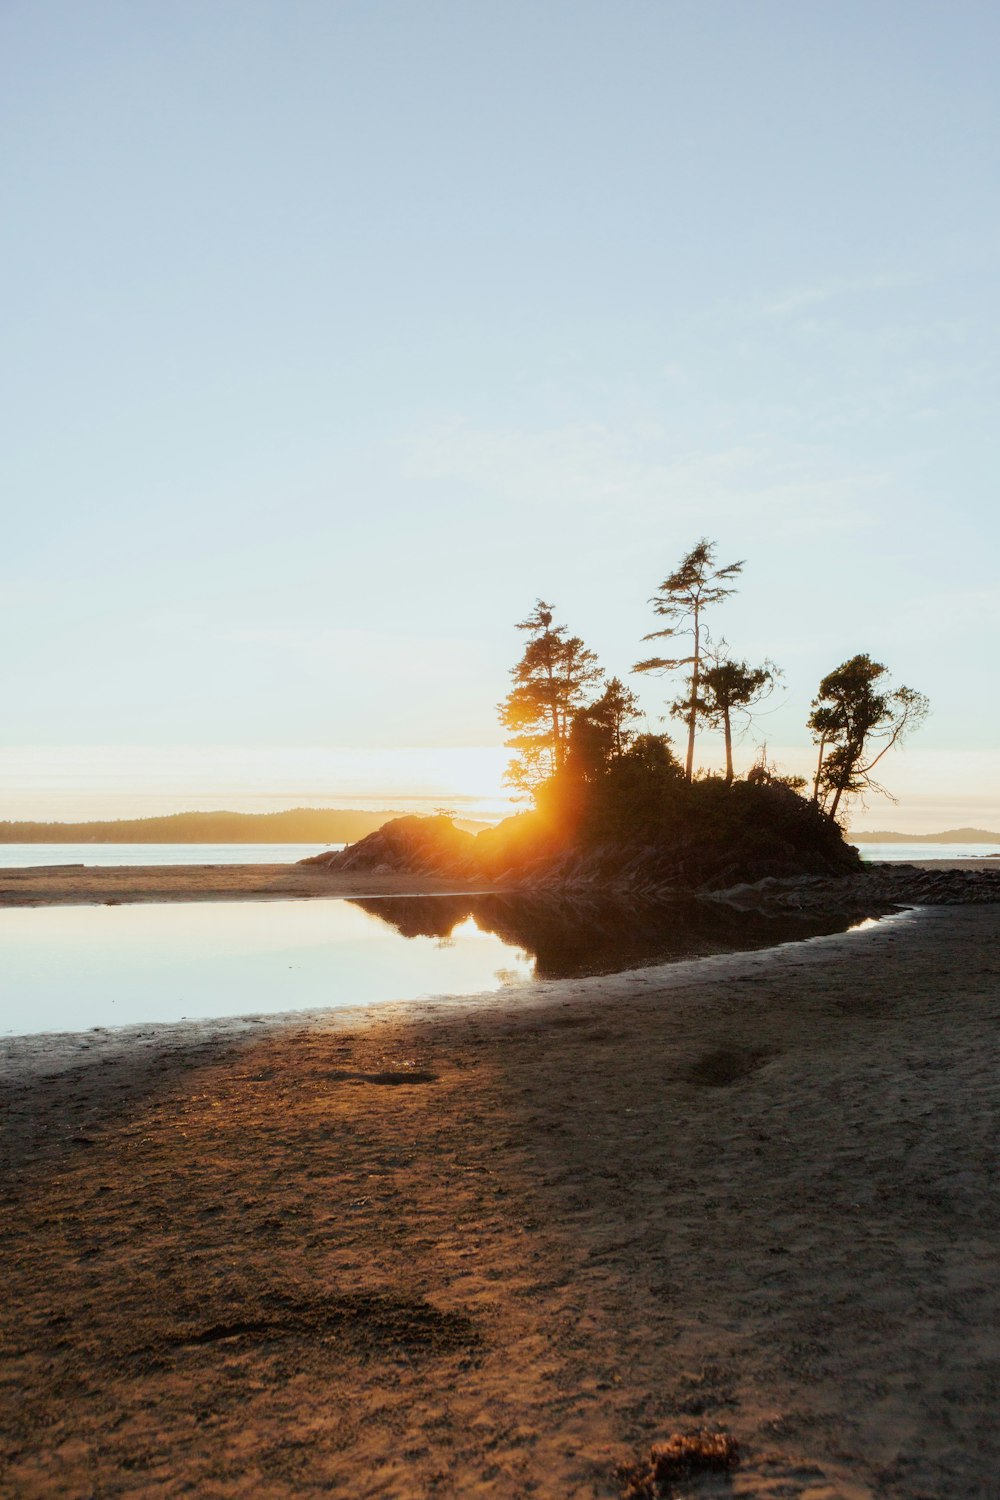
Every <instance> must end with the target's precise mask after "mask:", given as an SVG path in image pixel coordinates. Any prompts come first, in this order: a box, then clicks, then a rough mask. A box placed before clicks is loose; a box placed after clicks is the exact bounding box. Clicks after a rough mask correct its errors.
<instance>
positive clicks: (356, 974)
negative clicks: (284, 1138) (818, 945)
mask: <svg viewBox="0 0 1000 1500" xmlns="http://www.w3.org/2000/svg"><path fill="white" fill-rule="evenodd" d="M847 925H848V924H847V923H846V922H838V921H837V920H825V921H816V920H805V919H802V918H787V917H786V918H761V917H759V916H756V915H753V914H750V913H744V912H734V911H728V910H726V909H725V908H717V907H713V906H711V905H708V904H701V903H697V902H686V903H683V902H678V903H671V904H669V905H665V904H655V905H654V904H642V905H635V904H631V905H629V906H628V907H623V906H621V905H619V904H610V903H596V902H595V903H592V904H590V905H588V906H587V907H586V908H581V907H579V906H575V907H569V906H566V905H565V904H557V903H553V902H551V901H549V902H546V901H542V900H528V901H525V900H518V899H515V898H510V897H503V896H478V897H460V896H422V897H396V898H380V899H378V900H370V901H339V900H313V901H266V902H246V901H232V902H216V901H213V902H204V903H184V904H176V905H175V904H169V905H167V904H164V905H135V906H112V907H108V906H71V907H15V908H7V909H2V910H0V965H2V966H0V1033H4V1034H6V1035H30V1034H32V1033H35V1032H42V1031H84V1030H88V1029H90V1028H92V1027H114V1026H126V1025H133V1024H137V1023H151V1022H171V1021H180V1020H183V1019H186V1018H190V1019H194V1018H220V1017H226V1016H246V1015H265V1014H266V1015H275V1014H279V1013H281V1012H283V1011H293V1010H308V1009H327V1008H331V1007H333V1008H336V1007H340V1006H354V1005H371V1004H375V1003H378V1002H380V1001H385V1000H415V999H419V998H421V997H423V996H428V995H467V994H477V993H480V992H483V991H490V990H494V991H495V990H498V989H501V988H504V987H509V988H516V987H519V986H524V985H530V984H532V982H534V981H535V980H537V979H556V978H564V977H569V976H574V975H584V974H606V973H612V972H616V971H618V970H622V969H635V968H642V967H644V966H649V965H651V964H657V963H664V962H668V961H670V960H672V959H681V958H690V957H695V956H698V955H700V954H706V953H719V952H727V951H733V950H745V949H752V948H761V947H770V946H773V945H774V944H776V943H781V942H787V941H790V940H793V939H796V938H802V937H811V936H815V935H817V934H819V933H823V932H835V931H841V930H843V929H844V928H845V927H846V926H847Z"/></svg>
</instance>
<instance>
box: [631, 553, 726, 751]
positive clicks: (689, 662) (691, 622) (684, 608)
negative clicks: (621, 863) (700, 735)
mask: <svg viewBox="0 0 1000 1500" xmlns="http://www.w3.org/2000/svg"><path fill="white" fill-rule="evenodd" d="M742 571H743V563H742V562H735V563H728V564H727V566H726V567H724V568H716V567H715V543H714V542H709V541H707V540H706V539H705V537H702V539H701V541H700V542H698V544H697V546H695V547H693V548H692V549H691V551H690V552H689V553H688V554H687V556H686V557H684V558H682V559H681V562H680V564H679V566H678V567H677V568H676V569H675V571H674V572H673V573H671V574H670V576H669V577H668V578H665V579H664V580H663V582H662V583H661V584H660V587H659V589H658V590H657V592H656V593H655V594H654V595H653V597H652V599H651V600H650V601H649V602H650V603H651V604H652V606H653V609H654V611H655V612H656V614H658V615H660V616H661V617H662V618H664V619H665V620H667V621H669V623H668V624H667V625H666V626H665V627H664V628H663V629H662V630H653V631H651V632H650V634H649V635H645V636H643V640H644V641H656V640H662V639H664V638H667V637H673V636H678V635H688V636H690V637H691V654H690V656H676V657H666V656H650V657H647V658H646V659H645V660H644V661H637V662H636V664H635V666H634V667H633V669H632V670H633V671H635V672H676V671H677V670H678V668H680V667H690V669H691V670H690V674H689V676H688V691H687V695H686V697H685V698H684V699H683V700H682V709H681V712H682V714H683V716H684V717H685V718H686V720H687V730H688V741H687V759H686V761H685V765H684V774H685V776H686V777H687V780H688V781H690V780H691V778H692V776H693V774H694V740H695V734H696V732H697V726H698V713H699V707H700V698H699V688H700V683H701V663H702V656H703V654H704V650H705V644H706V632H705V627H704V623H703V620H702V614H703V612H704V611H705V610H706V609H708V608H710V607H711V606H712V605H713V604H719V603H721V602H722V600H723V599H726V598H728V596H729V595H730V594H733V593H735V592H736V591H735V589H733V588H730V587H729V583H730V581H731V580H732V579H733V578H736V577H737V576H738V575H739V574H740V573H741V572H742Z"/></svg>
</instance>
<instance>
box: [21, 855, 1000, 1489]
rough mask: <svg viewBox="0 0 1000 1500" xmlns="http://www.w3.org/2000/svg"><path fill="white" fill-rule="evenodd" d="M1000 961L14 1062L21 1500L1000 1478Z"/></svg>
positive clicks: (292, 1022)
mask: <svg viewBox="0 0 1000 1500" xmlns="http://www.w3.org/2000/svg"><path fill="white" fill-rule="evenodd" d="M101 873H102V875H103V874H107V875H108V876H111V875H118V874H119V873H120V872H117V871H109V872H101ZM161 873H162V872H161ZM171 873H172V872H171ZM998 936H1000V907H998V906H996V905H987V906H979V907H975V908H973V907H949V908H941V909H930V910H921V911H916V912H911V913H908V914H906V915H904V916H902V917H899V918H895V919H890V920H888V921H884V922H881V923H879V924H877V925H874V926H870V927H868V928H866V929H865V930H863V931H860V932H856V933H852V934H848V935H844V936H835V937H825V938H819V939H815V940H812V941H810V942H807V943H802V944H796V945H792V946H786V947H783V948H779V949H776V950H771V951H767V952H757V953H752V954H745V955H727V956H723V957H718V958H710V959H703V960H698V961H695V962H688V963H682V964H676V965H673V966H670V967H666V968H660V969H653V970H646V971H641V972H637V973H633V974H630V975H618V976H611V977H606V978H598V979H590V980H574V981H560V982H557V983H552V984H548V985H545V986H540V987H539V988H538V989H537V990H536V991H531V992H528V993H527V994H525V995H522V996H521V997H512V996H510V995H509V994H503V993H501V994H500V995H499V996H489V997H481V998H479V999H478V1000H468V1001H460V1000H451V1001H441V1002H433V1003H431V1002H429V1003H424V1004H419V1005H409V1006H405V1007H404V1006H381V1007H376V1008H373V1009H371V1010H368V1011H348V1012H344V1011H339V1012H336V1013H329V1014H328V1015H325V1016H322V1017H316V1016H315V1015H311V1016H309V1017H308V1018H306V1017H298V1018H296V1017H292V1018H287V1017H285V1018H282V1019H281V1021H280V1022H270V1023H264V1024H260V1023H256V1024H254V1023H249V1022H247V1023H241V1022H233V1023H223V1024H219V1023H214V1024H208V1023H204V1024H201V1025H198V1024H188V1025H186V1026H181V1027H173V1028H160V1029H155V1028H150V1027H146V1028H134V1029H133V1030H131V1031H123V1032H105V1033H88V1034H86V1035H84V1036H79V1037H46V1038H27V1039H21V1040H8V1041H6V1042H5V1043H3V1045H2V1054H3V1058H4V1104H5V1115H6V1121H5V1133H4V1157H5V1160H4V1176H5V1181H6V1184H7V1212H6V1214H5V1216H4V1228H3V1235H4V1241H5V1246H4V1248H5V1256H4V1262H5V1267H6V1271H5V1297H4V1303H3V1344H2V1354H3V1360H2V1367H0V1368H2V1390H3V1395H2V1397H0V1407H2V1464H3V1469H2V1477H0V1490H2V1493H4V1494H5V1495H6V1494H9V1495H15V1496H19V1497H20V1496H24V1497H34V1496H55V1495H58V1496H66V1497H80V1500H83V1497H90V1496H97V1495H99V1496H102V1497H104V1496H119V1495H122V1496H124V1495H129V1496H132V1495H174V1494H181V1493H190V1494H197V1495H198V1496H209V1497H219V1500H221V1497H235V1496H240V1497H243V1496H247V1497H249V1496H267V1497H285V1496H287V1497H291V1496H301V1495H305V1496H310V1495H321V1494H322V1495H329V1494H335V1495H344V1496H351V1497H373V1500H374V1497H382V1496H392V1497H400V1500H402V1497H419V1496H424V1495H447V1496H452V1495H454V1496H463V1497H464V1496H500V1497H506V1496H510V1497H515V1496H522V1495H539V1496H573V1497H611V1496H614V1495H617V1494H618V1493H620V1489H621V1483H620V1481H619V1479H618V1478H617V1477H616V1466H617V1465H618V1464H619V1463H624V1462H629V1461H632V1460H634V1459H636V1458H638V1457H640V1456H641V1455H642V1454H643V1453H645V1452H646V1451H647V1450H648V1449H649V1446H650V1444H651V1443H653V1442H654V1441H656V1440H657V1439H662V1438H665V1437H667V1436H669V1435H670V1434H671V1433H674V1432H685V1431H691V1430H694V1429H697V1428H701V1427H708V1428H712V1429H720V1430H724V1431H726V1432H728V1433H731V1434H732V1435H733V1436H734V1437H735V1439H736V1440H737V1441H738V1442H739V1444H740V1448H741V1455H742V1458H741V1464H740V1467H739V1468H738V1469H737V1470H736V1472H735V1473H734V1474H732V1475H731V1476H730V1477H728V1478H723V1477H717V1478H716V1479H715V1480H714V1482H713V1483H714V1488H713V1485H712V1484H709V1483H708V1482H705V1481H702V1482H700V1483H699V1482H695V1481H692V1482H691V1483H689V1484H688V1485H687V1486H686V1487H685V1486H684V1485H679V1486H678V1487H677V1489H676V1491H675V1493H677V1494H678V1495H682V1494H691V1495H695V1494H697V1495H708V1494H731V1495H744V1496H757V1497H775V1500H778V1497H785V1496H789V1497H791V1496H796V1497H805V1500H834V1497H844V1500H861V1497H869V1496H872V1497H874V1496H886V1497H892V1500H896V1497H898V1500H904V1497H905V1500H929V1497H934V1500H944V1497H948V1500H957V1497H965V1496H968V1497H973V1496H976V1497H985V1496H990V1495H994V1494H996V1492H997V1478H996V1476H997V1473H998V1472H1000V1435H998V1430H997V1425H996V1420H995V1415H996V1404H997V1398H998V1394H1000V1335H998V1332H997V1329H998V1314H1000V1268H998V1265H997V1258H996V1253H995V1247H996V1243H997V1241H998V1237H1000V1236H998V1231H1000V1224H998V1215H997V1202H996V1167H995V1142H996V1128H997V1114H998V1103H1000V1084H998V1068H997V1045H996V1023H997V1019H998V1012H1000V958H998V948H997V940H998Z"/></svg>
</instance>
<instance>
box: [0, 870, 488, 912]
mask: <svg viewBox="0 0 1000 1500" xmlns="http://www.w3.org/2000/svg"><path fill="white" fill-rule="evenodd" d="M488 889H489V886H488V885H487V883H486V882H485V881H478V882H477V881H475V880H463V881H462V882H461V883H460V884H459V885H456V882H455V881H454V880H446V879H443V878H442V879H437V878H435V877H434V876H432V875H397V874H384V875H380V874H374V873H366V874H364V875H359V874H357V873H341V872H340V871H337V870H327V869H325V868H324V867H323V866H322V865H310V864H295V865H119V866H115V865H40V866H33V867H28V868H25V869H13V870H0V907H3V906H80V905H100V904H105V905H112V906H116V905H123V904H125V903H132V902H137V901H157V902H160V901H267V900H274V901H281V900H285V901H287V900H289V899H291V898H295V899H302V898H307V897H321V896H325V897H327V898H330V897H356V898H364V897H367V896H433V895H454V894H458V893H466V892H468V891H479V890H488Z"/></svg>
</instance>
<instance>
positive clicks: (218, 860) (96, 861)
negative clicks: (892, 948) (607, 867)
mask: <svg viewBox="0 0 1000 1500" xmlns="http://www.w3.org/2000/svg"><path fill="white" fill-rule="evenodd" d="M343 847H344V845H343V844H0V869H3V870H14V869H26V868H28V867H30V866H37V865H293V864H295V862H296V861H297V860H300V859H308V858H309V856H310V855H312V854H322V853H323V852H324V851H325V850H327V849H343ZM858 848H859V849H860V850H861V858H862V859H864V860H903V861H907V860H919V859H984V858H986V857H988V856H989V855H996V856H997V861H998V863H1000V845H996V844H859V845H858Z"/></svg>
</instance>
